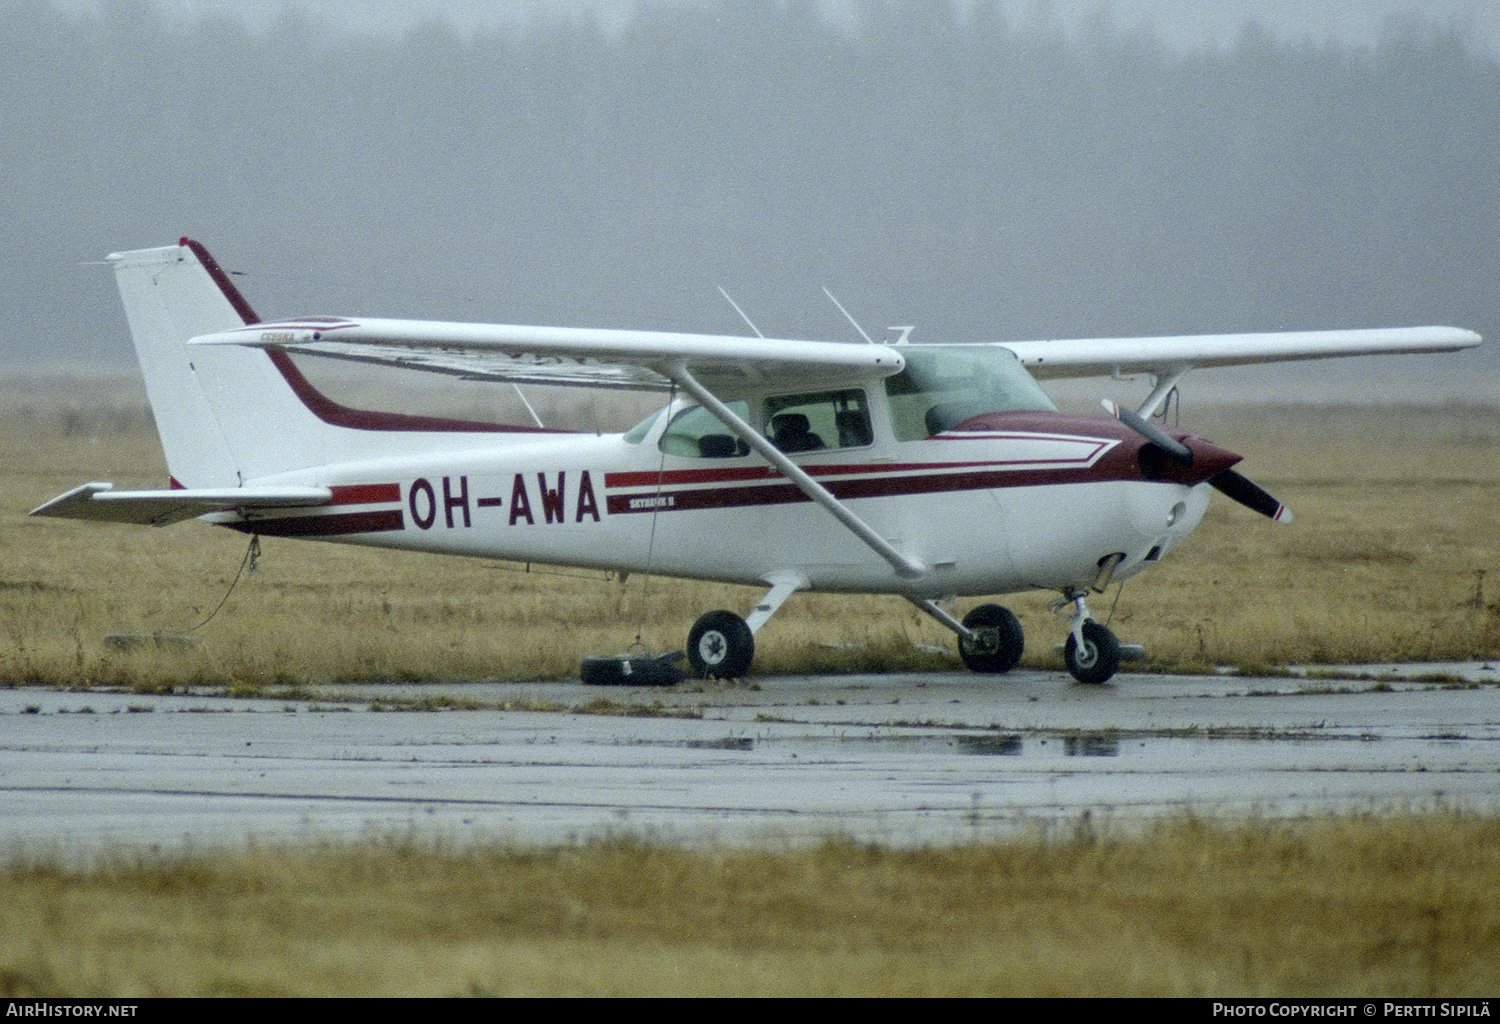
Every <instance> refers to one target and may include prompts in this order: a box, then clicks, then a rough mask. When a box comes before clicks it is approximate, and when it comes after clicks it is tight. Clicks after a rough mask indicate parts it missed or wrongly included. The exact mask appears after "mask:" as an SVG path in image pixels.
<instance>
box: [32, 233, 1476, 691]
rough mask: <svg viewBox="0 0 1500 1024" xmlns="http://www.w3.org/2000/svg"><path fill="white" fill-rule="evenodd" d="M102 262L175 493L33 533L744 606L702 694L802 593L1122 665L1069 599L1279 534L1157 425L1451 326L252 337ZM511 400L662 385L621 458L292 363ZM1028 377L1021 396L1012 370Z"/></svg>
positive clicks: (106, 505) (198, 290) (1111, 666)
mask: <svg viewBox="0 0 1500 1024" xmlns="http://www.w3.org/2000/svg"><path fill="white" fill-rule="evenodd" d="M110 260H111V261H112V262H113V263H114V266H115V272H116V277H117V281H118V284H119V288H120V293H121V296H122V298H123V300H124V304H125V310H126V315H127V319H128V321H129V325H130V330H131V334H132V335H133V337H134V341H135V346H136V352H137V354H138V357H139V359H140V364H141V370H142V373H143V375H144V377H145V382H146V388H147V394H148V396H149V398H150V401H151V406H152V409H153V411H154V413H155V417H156V423H157V428H158V431H159V433H160V435H161V441H162V445H163V448H164V450H165V453H166V458H167V465H168V468H169V471H170V473H171V478H172V479H171V484H170V488H169V489H163V490H155V491H117V490H113V489H111V485H110V484H107V483H89V484H84V485H82V486H81V487H78V488H75V489H74V490H71V491H69V492H67V493H66V494H63V495H61V496H59V497H57V498H55V499H53V500H52V501H50V502H48V503H47V504H45V505H43V506H41V507H40V508H38V509H36V510H35V512H34V513H33V514H34V515H50V516H62V517H68V518H75V519H92V520H104V521H110V522H127V523H150V524H154V525H158V526H160V525H165V524H168V523H174V522H180V521H183V520H186V519H191V518H203V519H205V520H207V521H208V522H211V523H216V524H219V525H222V526H228V527H231V528H233V529H236V530H241V531H244V532H246V533H251V534H256V535H262V534H263V535H267V536H279V537H302V538H309V539H317V540H329V541H338V542H343V543H349V544H366V545H375V546H384V547H392V548H407V549H413V550H421V551H434V552H443V553H449V554H462V555H476V556H484V557H491V558H503V559H513V560H517V561H527V562H542V563H550V564H557V565H566V566H580V567H588V568H597V569H606V570H614V571H619V572H641V573H654V574H658V575H667V576H679V577H689V578H697V579H706V580H719V581H725V582H730V583H738V584H749V585H756V584H759V585H761V586H764V587H766V588H767V590H766V592H765V596H764V597H763V598H762V599H761V600H760V601H759V602H758V603H757V604H756V606H755V608H754V609H753V611H751V613H750V615H749V616H748V617H746V618H742V617H740V616H739V615H737V614H735V613H733V612H729V611H722V610H721V611H712V612H709V613H708V614H706V615H704V616H703V617H702V618H701V619H699V620H698V622H697V623H696V624H695V625H694V626H693V628H692V630H691V632H690V633H689V634H688V643H687V655H688V659H689V662H690V664H691V666H692V669H693V671H694V672H695V673H696V674H698V675H699V676H707V675H713V676H717V677H720V678H732V677H739V676H742V675H744V674H745V673H746V672H747V671H748V670H749V668H750V664H751V659H752V657H753V655H754V647H755V644H754V634H755V632H756V631H757V630H758V629H759V628H760V627H761V626H763V625H764V624H765V623H766V621H767V620H768V619H769V618H770V617H771V616H772V615H773V614H774V613H775V612H776V610H777V609H778V608H779V607H780V606H781V605H782V603H783V602H784V601H786V600H787V598H788V597H790V596H791V595H792V594H794V593H796V592H797V591H801V590H818V591H837V592H863V593H887V594H895V595H899V596H901V597H904V598H906V599H907V600H908V601H911V602H912V603H913V604H915V605H916V606H917V607H919V608H921V609H922V610H923V611H925V612H926V613H928V614H929V615H931V616H933V617H934V618H935V619H937V620H938V621H939V622H941V623H943V625H945V626H946V627H947V628H949V629H951V630H952V631H953V632H954V633H955V634H957V636H958V647H959V651H960V653H961V655H962V657H963V660H964V662H965V663H966V664H967V665H968V666H969V667H970V668H971V669H973V670H975V671H977V672H993V673H998V672H1005V671H1007V670H1009V669H1010V668H1011V667H1012V666H1014V665H1015V664H1016V662H1017V660H1018V659H1019V658H1020V656H1021V652H1022V647H1023V643H1024V639H1023V636H1022V632H1021V627H1020V624H1019V622H1018V621H1017V619H1016V617H1015V615H1014V614H1012V613H1011V612H1009V611H1008V610H1006V609H1005V608H1003V607H1001V606H999V605H995V604H983V605H980V606H979V607H977V608H975V609H974V610H973V611H971V612H969V613H968V614H967V615H966V616H965V617H964V618H963V620H962V621H959V620H958V619H957V618H955V617H954V616H953V615H952V614H950V613H949V612H948V611H947V610H946V606H947V599H950V598H953V597H955V596H959V595H988V594H1005V593H1012V592H1016V591H1023V590H1035V589H1044V590H1055V591H1057V592H1059V593H1060V594H1061V600H1062V602H1063V603H1062V604H1061V605H1060V607H1064V608H1065V607H1067V605H1068V604H1071V605H1072V613H1071V614H1072V625H1071V628H1070V629H1069V630H1068V634H1067V638H1066V642H1065V648H1064V649H1065V656H1066V660H1067V663H1068V666H1069V669H1070V670H1071V672H1072V673H1073V675H1074V676H1075V677H1077V678H1078V679H1079V680H1082V681H1085V682H1096V683H1097V682H1102V681H1104V680H1106V679H1108V678H1109V677H1110V676H1111V675H1112V674H1113V673H1114V672H1115V670H1116V668H1117V666H1118V663H1119V648H1118V643H1117V641H1116V639H1115V637H1114V636H1113V635H1112V634H1111V633H1110V631H1109V630H1108V629H1107V628H1106V627H1104V626H1102V625H1100V624H1099V623H1097V622H1095V621H1094V620H1093V619H1092V618H1090V616H1089V610H1088V605H1087V601H1086V595H1087V594H1088V593H1089V592H1090V591H1102V590H1103V589H1104V588H1105V587H1106V586H1107V585H1108V584H1109V583H1110V582H1112V581H1118V580H1123V579H1125V578H1126V577H1128V576H1131V575H1134V574H1136V573H1139V572H1141V571H1142V570H1144V569H1147V568H1149V567H1151V566H1152V565H1154V564H1155V563H1156V562H1158V561H1160V560H1161V559H1162V558H1163V557H1164V556H1165V555H1166V554H1167V553H1168V552H1170V551H1171V550H1172V549H1173V548H1174V547H1176V546H1177V545H1178V544H1179V543H1181V542H1182V540H1183V539H1184V538H1185V537H1186V536H1187V535H1188V534H1189V533H1190V532H1191V531H1192V529H1193V528H1194V527H1195V526H1196V525H1197V524H1198V522H1199V520H1200V519H1201V518H1202V516H1203V513H1204V510H1205V508H1206V507H1207V504H1208V500H1209V496H1210V494H1211V493H1212V492H1213V491H1214V490H1215V489H1217V490H1219V491H1221V492H1223V493H1224V494H1226V495H1227V496H1229V497H1230V498H1232V499H1234V500H1235V501H1238V502H1240V503H1242V504H1244V505H1247V506H1248V507H1250V508H1252V509H1254V510H1255V511H1257V512H1261V513H1263V514H1264V515H1267V516H1269V517H1271V518H1272V519H1275V520H1278V521H1286V520H1287V519H1288V518H1289V514H1288V512H1287V510H1286V509H1285V508H1283V507H1282V505H1281V504H1280V503H1279V502H1278V501H1277V500H1276V499H1275V498H1273V497H1271V496H1270V495H1269V494H1267V493H1266V492H1265V491H1263V490H1262V489H1261V488H1260V487H1258V486H1256V485H1255V484H1253V483H1251V482H1250V481H1249V480H1247V479H1246V478H1245V477H1243V476H1241V475H1239V474H1238V473H1236V472H1235V471H1234V469H1232V468H1231V467H1232V466H1233V465H1234V464H1235V463H1237V462H1238V461H1240V457H1239V456H1238V455H1235V454H1234V453H1232V452H1230V451H1227V450H1225V449H1223V448H1221V447H1218V446H1217V445H1214V444H1212V443H1210V442H1208V441H1206V440H1203V439H1202V438H1199V437H1195V436H1193V435H1191V434H1186V433H1183V432H1180V431H1175V430H1174V431H1168V430H1165V429H1163V428H1161V427H1158V426H1156V425H1154V424H1153V423H1151V422H1150V417H1151V415H1152V413H1153V412H1155V411H1156V410H1157V409H1158V408H1159V407H1160V406H1161V403H1162V402H1163V401H1164V400H1165V399H1166V397H1167V396H1168V394H1169V393H1170V391H1171V390H1172V388H1174V387H1175V386H1176V385H1177V383H1178V381H1180V380H1181V379H1182V376H1183V375H1184V374H1185V373H1186V372H1187V371H1189V370H1191V369H1194V368H1196V367H1202V366H1222V365H1229V364H1235V363H1255V362H1269V361H1275V360H1283V359H1313V358H1321V357H1329V356H1349V355H1370V354H1393V353H1416V352H1448V351H1454V350H1457V349H1463V348H1468V347H1471V346H1474V345H1477V344H1479V343H1480V339H1479V337H1478V336H1477V335H1476V334H1473V333H1471V332H1469V331H1465V330H1460V329H1457V328H1451V327H1416V328H1400V329H1390V330H1358V331H1318V332H1291V333H1277V334H1238V335H1216V336H1202V337H1172V338H1134V339H1106V340H1095V341H1030V342H1006V343H997V344H973V345H926V344H922V345H917V344H893V345H882V344H875V343H870V344H859V343H842V342H828V341H792V340H778V339H770V338H763V337H726V336H714V335H703V334H674V333H666V332H656V331H636V330H585V329H570V328H559V327H522V326H508V325H497V324H469V323H443V322H436V321H423V320H385V319H366V318H342V317H302V318H298V319H292V320H282V321H277V322H272V323H266V322H262V321H261V319H260V318H259V317H258V316H257V315H256V314H255V312H254V310H252V309H251V307H250V305H249V304H248V303H247V302H246V301H245V299H244V297H243V296H242V295H241V294H240V293H239V291H238V289H237V288H236V287H235V286H234V285H233V284H232V283H231V282H230V280H229V277H228V275H227V274H226V273H225V272H224V271H223V270H222V269H221V268H220V266H219V265H218V264H217V263H216V262H215V261H214V259H213V258H212V257H211V256H210V255H209V253H208V252H207V251H206V250H205V249H204V248H203V246H201V245H199V244H198V243H196V242H193V241H191V240H188V239H183V240H182V241H181V242H180V244H178V245H175V246H168V247H165V248H159V249H146V250H140V251H136V252H125V253H119V254H116V255H114V256H111V257H110ZM298 354H308V355H319V356H329V357H334V358H342V359H349V360H356V361H361V362H369V363H376V364H385V365H391V366H397V367H405V368H410V369H416V370H427V371H433V372H438V373H446V374H452V375H456V376H459V377H462V378H467V379H480V380H490V381H496V382H511V383H517V384H526V383H532V384H569V385H593V386H603V387H625V388H656V389H660V390H663V391H668V392H670V394H671V399H670V401H669V403H668V404H667V405H666V406H665V408H663V409H662V410H661V411H659V412H658V413H656V414H655V415H653V416H651V417H649V418H647V419H646V420H645V421H644V422H642V423H641V424H640V425H638V426H637V427H635V428H634V429H633V430H630V431H627V432H626V433H624V434H608V435H596V434H592V433H588V434H579V433H570V432H563V431H554V430H547V429H543V428H541V427H538V426H530V425H526V426H520V425H507V424H496V423H486V422H475V421H470V420H459V419H449V418H442V417H436V416H413V415H403V414H393V413H380V412H373V411H369V410H363V409H355V408H351V407H349V406H346V405H343V404H340V403H338V402H335V401H334V400H332V399H330V398H329V397H328V396H327V395H325V394H323V393H322V392H321V391H319V390H318V389H317V388H316V387H315V386H314V385H313V384H312V383H311V382H310V381H309V380H308V378H307V377H306V376H305V375H304V374H303V372H302V371H301V370H300V369H299V368H298V366H297V364H296V363H295V362H294V360H293V358H292V357H293V356H294V355H298ZM1028 370H1030V373H1028ZM1141 373H1144V374H1150V375H1151V376H1152V378H1153V379H1154V381H1155V388H1154V390H1153V391H1152V392H1151V394H1150V395H1149V397H1148V398H1147V399H1146V401H1145V403H1144V404H1143V405H1142V406H1141V407H1140V408H1139V409H1137V410H1135V411H1134V412H1131V411H1129V410H1122V409H1117V408H1114V409H1112V410H1111V411H1112V412H1114V415H1112V416H1092V417H1081V416H1074V415H1066V414H1063V413H1061V412H1059V411H1058V410H1057V408H1056V406H1054V405H1053V403H1052V401H1051V400H1050V399H1049V398H1048V397H1047V395H1046V394H1045V393H1043V391H1042V390H1041V389H1040V388H1039V387H1038V385H1037V384H1036V382H1035V380H1034V379H1033V376H1032V375H1033V374H1034V375H1035V376H1037V377H1056V376H1090V375H1099V374H1141Z"/></svg>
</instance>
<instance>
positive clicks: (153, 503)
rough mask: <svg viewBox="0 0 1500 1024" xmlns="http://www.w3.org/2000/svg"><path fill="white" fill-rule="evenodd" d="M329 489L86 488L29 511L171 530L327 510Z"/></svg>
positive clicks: (96, 485)
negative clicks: (212, 519)
mask: <svg viewBox="0 0 1500 1024" xmlns="http://www.w3.org/2000/svg"><path fill="white" fill-rule="evenodd" d="M332 500H333V491H332V489H331V488H328V487H233V488H220V489H217V490H183V489H173V490H161V491H117V490H114V485H113V484H108V483H100V482H94V483H87V484H82V485H80V486H78V487H75V488H73V489H72V490H71V491H68V492H67V493H66V494H60V495H58V496H57V497H55V498H53V499H52V500H51V501H49V502H47V503H46V504H45V505H42V506H40V507H39V508H36V509H34V510H32V512H31V514H32V515H34V516H52V517H54V518H57V519H88V520H93V521H95V522H103V523H137V524H140V525H142V526H170V525H172V524H173V523H181V522H184V521H186V520H188V519H196V518H198V517H199V516H202V515H207V514H208V513H210V512H229V511H233V510H235V509H242V508H249V509H266V508H297V507H303V506H309V505H327V504H328V503H329V502H331V501H332Z"/></svg>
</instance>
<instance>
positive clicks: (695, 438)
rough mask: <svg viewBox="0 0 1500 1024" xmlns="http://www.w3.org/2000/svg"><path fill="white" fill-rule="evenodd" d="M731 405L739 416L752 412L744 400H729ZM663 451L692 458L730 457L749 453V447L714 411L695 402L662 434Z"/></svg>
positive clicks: (678, 415)
mask: <svg viewBox="0 0 1500 1024" xmlns="http://www.w3.org/2000/svg"><path fill="white" fill-rule="evenodd" d="M729 408H730V410H731V411H733V412H734V414H735V415H736V416H738V417H739V418H740V419H744V418H745V417H746V416H747V415H748V414H749V411H750V408H749V406H748V405H747V404H746V403H744V402H730V403H729ZM661 450H662V451H663V452H665V453H667V454H668V455H681V456H683V457H684V458H689V459H730V458H734V457H735V456H736V455H747V454H749V452H750V447H749V445H747V444H745V442H743V441H741V440H740V439H739V438H737V437H735V436H734V435H733V434H731V433H730V432H729V428H728V427H726V426H724V424H722V423H720V422H719V420H718V417H716V416H715V415H714V414H713V413H711V412H709V411H708V410H707V409H705V408H703V406H701V405H695V406H692V407H691V408H688V409H684V410H682V412H680V413H678V414H677V415H676V416H675V417H673V419H672V422H671V423H669V424H667V429H666V430H665V431H664V432H663V433H662V435H661Z"/></svg>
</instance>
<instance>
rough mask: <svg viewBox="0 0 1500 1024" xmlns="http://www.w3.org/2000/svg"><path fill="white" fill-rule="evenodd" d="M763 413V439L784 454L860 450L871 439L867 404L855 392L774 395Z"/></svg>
mask: <svg viewBox="0 0 1500 1024" xmlns="http://www.w3.org/2000/svg"><path fill="white" fill-rule="evenodd" d="M763 411H764V413H765V419H764V421H763V422H764V423H765V425H766V428H765V429H766V437H767V438H769V439H770V441H771V443H772V444H774V445H775V446H776V447H777V448H780V449H781V450H782V451H784V452H788V453H790V452H815V451H821V450H823V449H825V448H862V447H864V446H865V445H867V444H869V443H870V442H871V441H872V440H873V439H874V432H873V431H872V430H871V429H870V407H869V403H868V402H867V401H866V400H865V393H864V392H863V391H861V390H859V389H857V388H851V389H849V390H846V391H818V392H814V393H812V394H806V395H777V396H775V397H773V398H767V399H766V403H765V406H764V409H763Z"/></svg>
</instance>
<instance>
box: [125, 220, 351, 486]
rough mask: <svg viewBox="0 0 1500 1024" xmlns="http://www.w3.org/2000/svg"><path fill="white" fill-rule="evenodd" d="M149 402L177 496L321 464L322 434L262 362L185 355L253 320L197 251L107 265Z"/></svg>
mask: <svg viewBox="0 0 1500 1024" xmlns="http://www.w3.org/2000/svg"><path fill="white" fill-rule="evenodd" d="M109 259H110V261H111V262H112V263H114V265H115V279H116V283H117V284H118V285H119V288H120V298H121V299H122V301H123V302H124V304H125V317H126V320H127V321H128V323H129V325H130V333H131V337H132V339H133V340H134V342H135V351H136V357H137V359H138V360H139V361H140V365H141V374H142V375H143V376H144V377H145V381H146V394H147V397H148V398H150V400H151V409H152V412H153V414H154V415H155V417H156V429H157V432H158V434H160V436H161V444H162V450H163V451H164V452H165V453H166V457H167V468H168V470H169V471H170V472H171V474H172V477H173V479H174V480H175V481H177V483H179V484H181V485H182V486H184V487H200V488H201V487H234V486H238V485H240V484H242V483H243V482H244V481H246V480H249V479H253V478H255V477H261V476H267V475H270V474H273V473H277V472H283V471H285V470H288V469H295V468H300V467H303V466H308V465H312V464H315V463H316V462H318V461H320V460H319V458H318V456H319V454H320V453H319V452H318V450H317V449H318V448H319V447H320V446H321V445H320V440H321V436H322V430H320V428H321V427H322V426H323V425H322V424H321V423H320V422H318V420H317V419H316V418H315V417H314V416H312V415H311V413H310V412H309V411H308V409H307V407H306V406H305V405H304V404H303V403H302V402H301V401H300V400H299V399H298V398H297V396H296V395H295V393H294V392H293V391H292V389H291V387H290V385H289V384H288V381H287V379H286V378H285V376H283V375H282V374H281V373H280V372H279V371H278V370H277V368H276V366H275V364H274V363H273V361H272V359H271V358H270V357H268V356H267V354H266V353H265V352H260V351H255V350H252V349H236V348H217V349H215V348H205V347H189V346H188V344H187V342H188V339H190V338H194V337H197V336H199V335H202V334H211V333H213V332H215V331H224V330H230V329H233V328H236V327H242V326H244V325H245V324H249V323H258V322H259V317H257V316H256V315H255V311H254V310H253V309H251V308H250V306H249V304H248V303H247V302H245V300H244V297H243V296H241V295H240V294H239V291H238V290H237V289H236V288H235V287H234V285H233V284H232V283H231V282H230V281H229V278H228V277H227V275H225V274H224V272H223V271H222V270H221V269H220V268H219V266H218V264H217V263H215V262H214V259H213V257H212V256H210V255H209V254H208V252H207V251H206V250H205V249H204V248H203V247H202V246H200V245H198V244H197V243H196V242H192V241H190V240H188V239H183V240H182V242H181V244H179V245H175V246H167V247H165V248H161V249H140V250H136V251H134V252H123V253H116V254H114V255H112V256H110V257H109Z"/></svg>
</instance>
